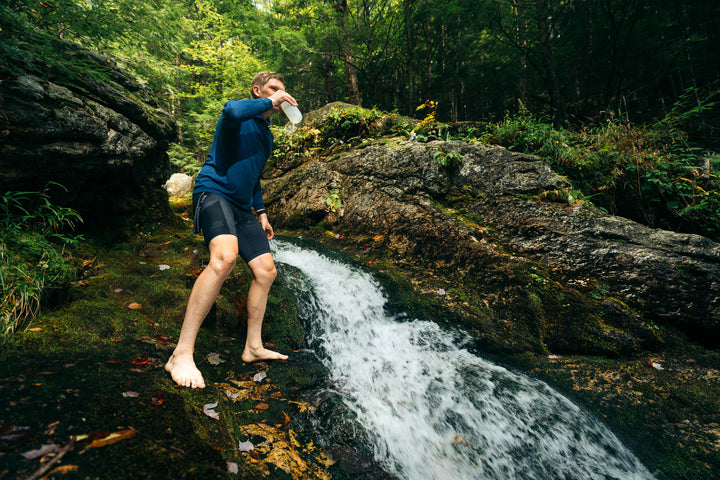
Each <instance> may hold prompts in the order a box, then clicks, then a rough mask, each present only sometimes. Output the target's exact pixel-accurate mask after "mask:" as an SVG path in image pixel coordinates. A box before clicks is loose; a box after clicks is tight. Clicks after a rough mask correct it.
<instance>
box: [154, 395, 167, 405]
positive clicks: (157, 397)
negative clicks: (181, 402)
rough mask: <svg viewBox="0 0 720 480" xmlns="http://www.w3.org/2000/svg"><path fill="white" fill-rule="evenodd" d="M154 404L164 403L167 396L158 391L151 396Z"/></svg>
mask: <svg viewBox="0 0 720 480" xmlns="http://www.w3.org/2000/svg"><path fill="white" fill-rule="evenodd" d="M151 400H152V404H153V405H162V404H163V402H164V401H165V396H164V395H163V394H162V393H157V394H155V395H153V397H152V398H151Z"/></svg>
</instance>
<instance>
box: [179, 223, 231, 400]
mask: <svg viewBox="0 0 720 480" xmlns="http://www.w3.org/2000/svg"><path fill="white" fill-rule="evenodd" d="M237 254H238V246H237V237H235V236H234V235H218V236H217V237H215V238H213V239H212V240H211V241H210V263H208V266H207V267H206V268H205V270H203V272H202V273H201V274H200V276H199V277H198V278H197V280H195V285H194V286H193V289H192V293H191V294H190V299H189V300H188V305H187V309H186V310H185V319H184V320H183V325H182V329H181V330H180V338H179V339H178V343H177V347H175V351H174V352H173V354H172V355H171V356H170V359H168V362H167V364H165V370H167V371H168V372H170V376H171V377H172V379H173V380H174V381H175V383H177V384H178V385H180V386H181V387H192V388H205V380H203V377H202V374H201V373H200V370H198V369H197V367H196V366H195V361H194V359H193V353H194V351H195V339H196V338H197V334H198V331H199V330H200V325H202V322H203V320H204V319H205V316H206V315H207V314H208V312H209V311H210V308H212V305H213V303H215V299H216V298H217V296H218V293H219V292H220V287H221V286H222V284H223V282H224V281H225V279H226V278H227V277H228V275H230V272H231V271H232V269H233V267H234V266H235V260H236V259H237Z"/></svg>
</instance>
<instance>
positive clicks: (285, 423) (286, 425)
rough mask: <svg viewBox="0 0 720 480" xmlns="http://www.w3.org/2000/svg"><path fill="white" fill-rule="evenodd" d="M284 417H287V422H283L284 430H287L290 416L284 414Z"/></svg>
mask: <svg viewBox="0 0 720 480" xmlns="http://www.w3.org/2000/svg"><path fill="white" fill-rule="evenodd" d="M283 416H284V417H285V421H284V422H283V428H287V427H288V425H290V415H288V414H287V413H285V412H283Z"/></svg>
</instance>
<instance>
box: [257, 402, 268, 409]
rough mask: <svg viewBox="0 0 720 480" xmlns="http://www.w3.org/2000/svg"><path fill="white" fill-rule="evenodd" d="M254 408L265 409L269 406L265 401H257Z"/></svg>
mask: <svg viewBox="0 0 720 480" xmlns="http://www.w3.org/2000/svg"><path fill="white" fill-rule="evenodd" d="M255 408H257V409H258V410H267V409H268V408H270V405H268V404H267V403H258V404H257V405H255Z"/></svg>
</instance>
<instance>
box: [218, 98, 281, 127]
mask: <svg viewBox="0 0 720 480" xmlns="http://www.w3.org/2000/svg"><path fill="white" fill-rule="evenodd" d="M271 108H273V102H272V100H270V99H269V98H250V99H246V100H228V101H227V102H226V103H225V106H224V107H223V111H222V117H221V118H222V124H223V126H224V127H230V128H232V127H237V126H238V125H240V124H241V123H242V122H244V121H245V120H249V119H251V118H253V117H256V116H258V115H260V114H261V113H263V112H267V111H268V110H270V109H271Z"/></svg>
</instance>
